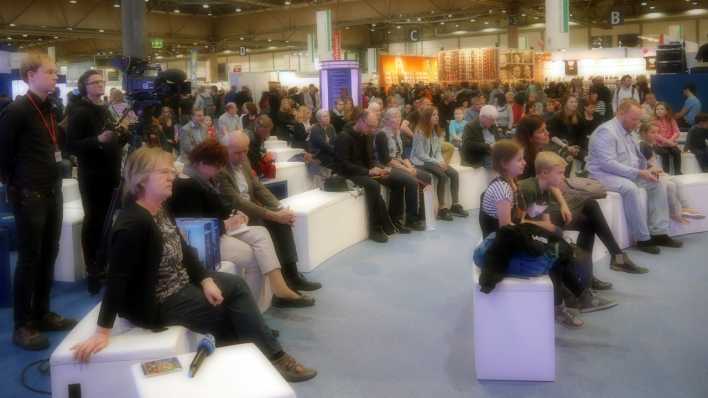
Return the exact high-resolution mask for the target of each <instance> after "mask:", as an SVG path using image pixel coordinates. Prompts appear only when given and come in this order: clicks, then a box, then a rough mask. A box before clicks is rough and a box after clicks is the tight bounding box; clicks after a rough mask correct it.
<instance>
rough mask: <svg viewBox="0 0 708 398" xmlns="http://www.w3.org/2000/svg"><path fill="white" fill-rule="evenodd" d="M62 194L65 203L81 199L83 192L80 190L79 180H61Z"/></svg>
mask: <svg viewBox="0 0 708 398" xmlns="http://www.w3.org/2000/svg"><path fill="white" fill-rule="evenodd" d="M61 194H62V196H63V198H64V203H67V202H73V201H76V200H78V201H81V192H80V191H79V181H78V180H76V179H73V178H65V179H63V180H61Z"/></svg>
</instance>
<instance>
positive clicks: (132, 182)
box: [123, 147, 175, 201]
mask: <svg viewBox="0 0 708 398" xmlns="http://www.w3.org/2000/svg"><path fill="white" fill-rule="evenodd" d="M163 160H164V161H167V162H169V163H170V164H172V163H174V161H175V158H174V156H173V155H172V154H171V153H169V152H165V151H163V150H162V149H160V148H148V147H143V148H140V149H138V150H136V151H135V152H133V153H132V154H131V155H130V156H128V160H126V162H125V169H124V170H123V200H124V201H128V200H137V199H138V197H139V196H140V195H142V194H143V192H144V189H145V187H144V184H145V181H147V179H148V177H149V176H150V173H152V172H153V171H155V168H156V167H157V165H158V164H159V163H160V162H161V161H163Z"/></svg>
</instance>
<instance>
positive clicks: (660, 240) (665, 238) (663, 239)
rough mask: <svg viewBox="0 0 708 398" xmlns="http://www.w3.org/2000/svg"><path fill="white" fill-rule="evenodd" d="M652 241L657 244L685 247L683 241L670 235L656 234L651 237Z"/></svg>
mask: <svg viewBox="0 0 708 398" xmlns="http://www.w3.org/2000/svg"><path fill="white" fill-rule="evenodd" d="M651 241H652V243H654V244H655V245H656V246H664V247H673V248H677V249H678V248H679V247H683V242H681V241H678V240H676V239H673V238H671V237H670V236H669V235H655V236H652V237H651Z"/></svg>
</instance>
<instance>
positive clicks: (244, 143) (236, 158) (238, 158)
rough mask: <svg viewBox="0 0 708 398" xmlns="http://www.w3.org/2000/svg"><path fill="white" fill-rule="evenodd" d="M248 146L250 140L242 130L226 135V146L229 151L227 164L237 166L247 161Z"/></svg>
mask: <svg viewBox="0 0 708 398" xmlns="http://www.w3.org/2000/svg"><path fill="white" fill-rule="evenodd" d="M250 144H251V138H249V137H248V134H246V133H244V132H243V131H242V130H236V131H234V132H232V133H230V134H229V135H228V139H227V140H226V145H227V147H228V150H229V162H230V163H231V165H232V166H238V165H240V164H241V163H243V162H244V161H245V160H246V159H247V156H248V147H249V145H250Z"/></svg>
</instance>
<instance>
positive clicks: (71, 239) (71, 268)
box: [54, 200, 86, 282]
mask: <svg viewBox="0 0 708 398" xmlns="http://www.w3.org/2000/svg"><path fill="white" fill-rule="evenodd" d="M83 224H84V209H83V206H82V205H81V201H80V200H75V201H72V202H67V203H64V215H63V218H62V223H61V235H60V238H59V254H58V255H57V259H56V261H55V262H54V280H55V281H60V282H75V281H78V280H81V279H84V278H85V277H86V263H85V262H84V252H83V249H82V245H81V230H82V228H83Z"/></svg>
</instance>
